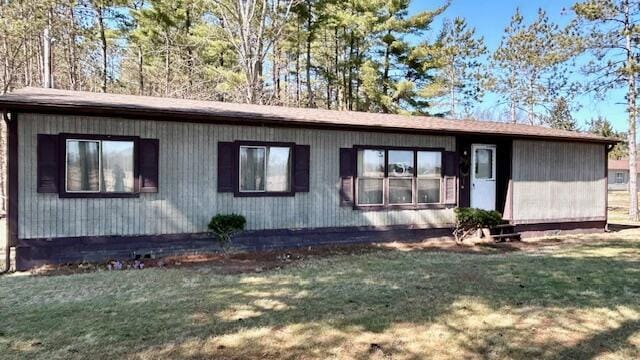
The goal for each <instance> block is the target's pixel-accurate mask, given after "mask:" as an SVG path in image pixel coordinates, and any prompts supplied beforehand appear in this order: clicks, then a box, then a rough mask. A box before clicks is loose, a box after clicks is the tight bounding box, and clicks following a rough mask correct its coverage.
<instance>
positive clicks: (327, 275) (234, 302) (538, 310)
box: [0, 230, 640, 359]
mask: <svg viewBox="0 0 640 360" xmlns="http://www.w3.org/2000/svg"><path fill="white" fill-rule="evenodd" d="M639 238H640V231H638V230H626V231H623V232H619V233H613V234H606V235H588V236H570V237H565V238H563V241H562V242H561V243H560V242H556V241H553V240H547V241H544V242H541V243H540V244H539V245H540V246H538V247H535V249H533V250H527V251H513V252H506V253H502V254H492V255H486V254H459V253H446V252H428V251H419V250H414V251H401V250H382V249H381V250H377V251H373V252H368V253H364V254H357V255H336V256H330V257H325V258H318V257H316V258H312V259H310V260H306V261H304V262H301V263H298V264H297V265H294V266H290V267H286V268H284V269H280V270H274V271H268V272H263V273H255V274H243V275H224V276H223V275H217V274H215V273H213V272H212V267H208V266H206V265H203V266H200V267H196V268H173V269H145V270H141V271H139V270H135V271H120V272H106V271H102V272H95V273H89V274H76V275H67V276H50V277H37V276H28V275H10V276H2V277H0V324H1V325H0V354H2V355H1V356H0V357H2V358H42V359H85V358H105V359H106V358H108V359H113V358H140V359H155V358H190V359H193V358H196V359H197V358H227V359H228V358H231V359H244V358H255V359H265V358H266V359H275V358H292V359H294V358H295V359H297V358H305V359H313V358H318V359H324V358H356V359H368V358H386V357H393V359H418V358H424V357H436V358H455V359H460V358H489V359H492V358H594V357H598V356H602V357H604V358H629V359H631V358H638V357H640V240H638V239H639Z"/></svg>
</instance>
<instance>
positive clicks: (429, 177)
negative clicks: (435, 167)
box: [416, 150, 444, 205]
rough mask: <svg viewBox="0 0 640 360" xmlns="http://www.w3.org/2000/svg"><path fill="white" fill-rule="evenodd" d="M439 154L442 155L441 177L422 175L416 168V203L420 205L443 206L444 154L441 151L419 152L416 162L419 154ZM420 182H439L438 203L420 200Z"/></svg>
mask: <svg viewBox="0 0 640 360" xmlns="http://www.w3.org/2000/svg"><path fill="white" fill-rule="evenodd" d="M421 152H423V153H437V154H439V155H440V175H420V172H418V169H417V168H416V203H417V204H419V205H434V204H435V205H437V204H442V198H443V196H442V187H443V186H442V185H443V184H442V182H443V180H444V176H443V175H442V157H443V155H442V152H440V151H428V150H418V151H416V160H417V156H418V153H421ZM420 180H439V181H440V184H439V188H438V201H437V202H421V201H420V199H418V182H419V181H420Z"/></svg>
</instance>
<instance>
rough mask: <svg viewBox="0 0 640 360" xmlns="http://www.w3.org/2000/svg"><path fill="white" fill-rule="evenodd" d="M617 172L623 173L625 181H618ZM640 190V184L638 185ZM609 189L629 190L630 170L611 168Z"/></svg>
mask: <svg viewBox="0 0 640 360" xmlns="http://www.w3.org/2000/svg"><path fill="white" fill-rule="evenodd" d="M617 173H622V174H623V181H622V182H620V183H619V182H617V176H616V174H617ZM637 188H638V191H640V184H638V185H637ZM609 190H616V191H629V170H609Z"/></svg>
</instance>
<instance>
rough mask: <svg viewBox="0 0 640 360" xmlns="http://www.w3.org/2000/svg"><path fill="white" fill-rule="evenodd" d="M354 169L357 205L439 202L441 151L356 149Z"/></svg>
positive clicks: (407, 204)
mask: <svg viewBox="0 0 640 360" xmlns="http://www.w3.org/2000/svg"><path fill="white" fill-rule="evenodd" d="M356 166H357V183H356V190H357V191H356V204H357V205H358V206H364V207H366V206H399V207H402V206H419V205H428V204H440V203H441V186H442V185H441V181H442V151H441V150H426V149H425V150H420V149H401V148H398V149H394V148H389V149H376V148H370V149H367V148H359V149H358V152H357V164H356Z"/></svg>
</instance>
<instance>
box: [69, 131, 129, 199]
mask: <svg viewBox="0 0 640 360" xmlns="http://www.w3.org/2000/svg"><path fill="white" fill-rule="evenodd" d="M134 159H135V142H134V140H93V139H81V138H78V139H75V138H67V139H66V142H65V176H64V178H65V192H67V193H88V194H91V193H94V194H102V193H105V194H131V193H134V191H135V186H134V185H135V180H136V179H135V164H134Z"/></svg>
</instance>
